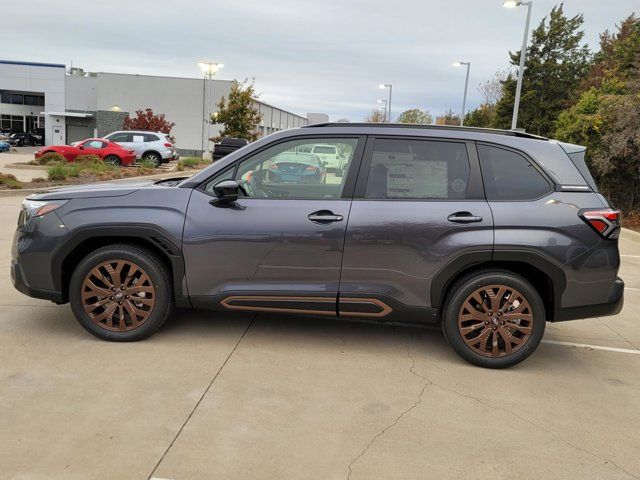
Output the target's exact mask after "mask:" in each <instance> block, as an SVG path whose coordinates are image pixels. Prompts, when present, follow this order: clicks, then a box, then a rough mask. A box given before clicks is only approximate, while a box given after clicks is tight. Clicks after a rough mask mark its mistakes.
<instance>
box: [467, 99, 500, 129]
mask: <svg viewBox="0 0 640 480" xmlns="http://www.w3.org/2000/svg"><path fill="white" fill-rule="evenodd" d="M494 109H495V105H493V106H492V105H489V104H488V103H483V104H482V105H480V106H479V107H477V108H476V109H474V110H471V111H470V112H469V113H467V114H466V115H465V116H464V124H465V125H467V126H468V127H484V128H488V127H491V125H493V121H494Z"/></svg>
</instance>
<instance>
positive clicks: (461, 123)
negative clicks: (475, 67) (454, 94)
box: [453, 62, 471, 127]
mask: <svg viewBox="0 0 640 480" xmlns="http://www.w3.org/2000/svg"><path fill="white" fill-rule="evenodd" d="M462 65H466V66H467V78H466V79H465V81H464V96H463V97H462V115H460V126H461V127H462V126H463V125H464V110H465V108H466V107H467V89H468V88H469V70H471V62H455V63H454V64H453V66H454V67H461V66H462Z"/></svg>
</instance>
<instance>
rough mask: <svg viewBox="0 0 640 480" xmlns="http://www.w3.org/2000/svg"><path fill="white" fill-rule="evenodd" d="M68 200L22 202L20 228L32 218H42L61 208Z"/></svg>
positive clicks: (26, 200) (27, 200)
mask: <svg viewBox="0 0 640 480" xmlns="http://www.w3.org/2000/svg"><path fill="white" fill-rule="evenodd" d="M67 202H68V200H29V199H25V200H23V201H22V211H21V212H20V217H19V218H18V226H19V227H21V226H23V225H24V224H26V223H27V222H28V221H29V220H30V219H31V218H34V217H41V216H42V215H46V214H47V213H49V212H53V211H54V210H56V209H58V208H60V207H61V206H63V205H64V204H65V203H67Z"/></svg>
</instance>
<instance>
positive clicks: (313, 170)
mask: <svg viewBox="0 0 640 480" xmlns="http://www.w3.org/2000/svg"><path fill="white" fill-rule="evenodd" d="M316 170H318V169H317V168H316V167H312V166H308V167H307V168H306V169H305V172H315V171H316Z"/></svg>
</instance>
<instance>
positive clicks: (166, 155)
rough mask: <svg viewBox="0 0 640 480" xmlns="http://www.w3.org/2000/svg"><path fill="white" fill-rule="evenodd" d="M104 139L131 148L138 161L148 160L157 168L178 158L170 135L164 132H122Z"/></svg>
mask: <svg viewBox="0 0 640 480" xmlns="http://www.w3.org/2000/svg"><path fill="white" fill-rule="evenodd" d="M104 138H105V139H106V140H110V141H112V142H116V143H118V144H119V145H122V146H123V147H125V148H131V149H132V150H133V151H135V152H136V158H137V159H138V160H140V159H143V160H147V161H149V162H152V163H153V164H154V165H155V166H160V165H161V164H163V163H165V162H168V161H170V160H174V159H177V158H178V153H177V150H176V148H175V146H174V144H173V142H172V141H171V139H170V137H169V135H167V134H165V133H162V132H147V131H138V130H122V131H118V132H112V133H110V134H109V135H107V136H106V137H104Z"/></svg>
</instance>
